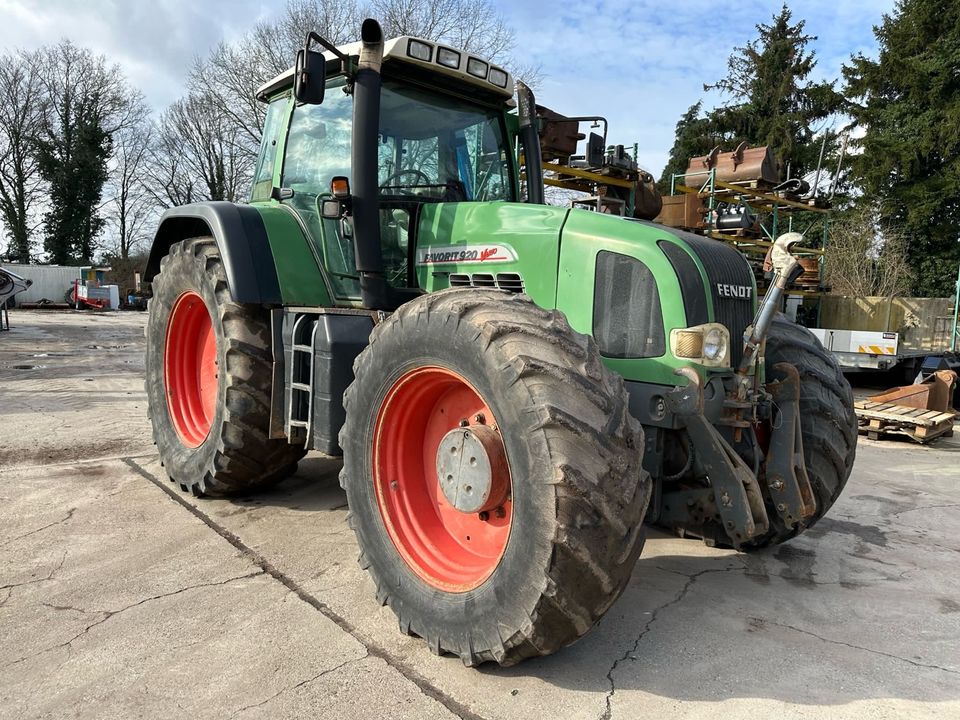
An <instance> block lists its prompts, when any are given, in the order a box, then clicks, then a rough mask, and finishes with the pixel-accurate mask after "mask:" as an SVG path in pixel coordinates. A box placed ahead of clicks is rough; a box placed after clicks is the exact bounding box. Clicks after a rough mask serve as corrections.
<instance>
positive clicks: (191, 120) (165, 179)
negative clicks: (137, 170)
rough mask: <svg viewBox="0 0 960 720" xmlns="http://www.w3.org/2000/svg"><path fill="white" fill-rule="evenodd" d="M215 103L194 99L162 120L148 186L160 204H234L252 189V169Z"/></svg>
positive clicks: (196, 96)
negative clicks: (223, 201) (217, 202)
mask: <svg viewBox="0 0 960 720" xmlns="http://www.w3.org/2000/svg"><path fill="white" fill-rule="evenodd" d="M219 110H220V108H219V104H218V102H217V99H216V98H215V97H213V96H211V95H209V94H205V93H191V94H190V95H188V96H187V97H185V98H182V99H180V100H178V101H177V102H175V103H174V104H173V105H171V106H170V107H169V108H167V110H166V111H164V113H163V114H162V115H161V116H160V120H159V122H158V126H157V130H156V133H157V137H156V141H155V142H154V144H153V148H152V150H151V155H150V158H149V163H148V164H149V166H150V167H149V170H148V175H149V176H150V177H149V185H150V187H151V188H152V193H153V195H154V197H155V198H156V199H157V200H158V201H159V202H161V203H162V204H178V205H179V204H183V203H184V202H193V201H196V200H229V201H231V202H236V201H238V200H240V199H242V197H243V196H244V195H245V193H246V189H247V188H248V187H249V183H250V176H251V174H252V172H253V164H252V163H251V162H249V158H248V151H247V148H245V147H244V146H243V144H242V143H241V142H239V141H238V139H237V138H236V136H235V133H234V129H233V128H232V127H231V125H230V121H229V118H227V117H225V116H224V115H222V114H221V113H220V112H219Z"/></svg>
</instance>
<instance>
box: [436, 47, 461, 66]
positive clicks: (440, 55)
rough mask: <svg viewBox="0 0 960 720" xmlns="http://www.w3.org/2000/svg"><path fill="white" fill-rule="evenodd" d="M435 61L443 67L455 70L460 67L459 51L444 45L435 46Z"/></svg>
mask: <svg viewBox="0 0 960 720" xmlns="http://www.w3.org/2000/svg"><path fill="white" fill-rule="evenodd" d="M437 62H438V63H439V64H440V65H443V66H444V67H448V68H453V69H454V70H456V69H457V68H459V67H460V53H458V52H457V51H456V50H450V49H449V48H445V47H438V48H437Z"/></svg>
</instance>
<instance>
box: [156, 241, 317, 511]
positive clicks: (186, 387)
mask: <svg viewBox="0 0 960 720" xmlns="http://www.w3.org/2000/svg"><path fill="white" fill-rule="evenodd" d="M153 291H154V294H153V297H152V298H151V299H150V301H149V304H148V313H149V314H148V318H147V333H146V334H147V359H146V390H147V399H148V403H149V415H150V421H151V424H152V425H153V438H154V442H155V443H156V445H157V450H158V452H159V454H160V460H161V462H162V463H163V466H164V467H165V468H166V470H167V474H168V475H169V476H170V479H171V480H172V481H174V482H175V483H177V484H178V485H179V486H180V488H181V489H182V490H183V491H185V492H192V493H193V494H194V495H198V496H199V495H224V494H231V493H240V492H245V491H249V490H251V489H256V488H261V487H264V486H266V485H269V484H272V483H274V482H277V481H279V480H280V479H282V478H284V477H286V476H288V475H290V474H292V473H293V472H294V471H295V470H296V467H297V462H298V461H299V460H300V458H302V457H303V456H304V454H305V453H306V451H305V450H304V448H303V446H302V445H290V444H289V443H288V442H287V441H286V440H285V439H271V438H270V437H269V426H270V393H271V387H272V373H273V368H272V355H271V349H270V322H269V317H268V316H267V313H266V311H265V310H264V309H263V308H262V307H259V306H255V305H241V304H239V303H235V302H234V301H233V299H232V298H231V296H230V291H229V289H228V288H227V281H226V273H225V271H224V269H223V261H222V260H221V258H220V254H219V252H218V250H217V246H216V242H215V241H214V240H213V238H194V239H191V240H184V241H183V242H179V243H175V244H174V245H172V246H171V247H170V252H169V254H168V255H167V256H166V257H164V258H163V260H162V261H161V263H160V272H159V273H158V274H157V276H156V277H155V278H154V280H153Z"/></svg>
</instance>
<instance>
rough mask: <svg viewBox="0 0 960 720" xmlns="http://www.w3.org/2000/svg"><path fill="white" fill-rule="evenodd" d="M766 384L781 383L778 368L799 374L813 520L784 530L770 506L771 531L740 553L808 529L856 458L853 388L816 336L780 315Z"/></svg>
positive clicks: (773, 328)
mask: <svg viewBox="0 0 960 720" xmlns="http://www.w3.org/2000/svg"><path fill="white" fill-rule="evenodd" d="M765 355H766V356H765V365H764V367H765V368H766V376H767V381H768V382H770V381H771V380H780V379H783V376H782V374H781V373H780V372H779V371H777V370H776V369H775V367H776V365H777V363H790V364H791V365H793V366H794V367H795V368H796V369H797V372H798V373H799V374H800V434H801V436H802V438H803V457H804V461H805V465H806V469H807V476H808V477H809V478H810V485H811V487H812V488H813V493H814V496H815V497H816V501H817V509H816V512H815V513H814V515H813V516H812V517H810V518H807V519H806V520H803V521H802V522H800V523H799V524H798V525H797V526H796V527H793V528H788V527H787V526H786V525H785V524H784V523H783V520H782V519H781V518H780V515H779V514H778V513H777V511H776V508H774V507H773V505H772V503H770V502H768V504H767V515H768V516H769V518H770V530H769V531H768V533H767V534H766V535H765V536H763V537H761V538H758V539H756V540H754V541H752V542H751V543H749V544H748V545H746V546H744V548H743V549H744V550H755V549H760V548H764V547H769V546H770V545H778V544H780V543H782V542H786V541H787V540H790V539H791V538H794V537H796V536H797V535H799V534H800V533H802V532H803V531H804V530H808V529H810V528H811V527H813V526H814V525H815V524H816V522H817V521H818V520H819V519H820V518H822V517H823V516H824V515H826V513H827V511H828V510H829V509H830V508H831V507H832V506H833V504H834V503H835V502H836V501H837V498H839V497H840V493H842V492H843V488H844V486H845V485H846V484H847V479H848V478H849V477H850V472H851V470H852V469H853V461H854V459H855V458H856V454H857V434H858V433H857V415H856V412H855V411H854V409H853V389H852V388H851V387H850V383H849V382H847V379H846V378H845V377H844V376H843V371H842V370H841V369H840V365H839V363H837V360H836V358H834V357H833V355H831V354H830V353H829V352H828V351H827V350H825V349H824V347H823V345H821V344H820V341H819V340H817V338H816V336H815V335H814V334H813V333H811V332H810V331H809V330H807V328H805V327H803V326H802V325H797V324H796V323H794V322H791V321H790V320H789V319H788V318H787V317H786V316H785V315H782V314H778V315H776V316H775V317H774V319H773V323H772V325H771V327H770V332H769V334H768V336H767V347H766V354H765Z"/></svg>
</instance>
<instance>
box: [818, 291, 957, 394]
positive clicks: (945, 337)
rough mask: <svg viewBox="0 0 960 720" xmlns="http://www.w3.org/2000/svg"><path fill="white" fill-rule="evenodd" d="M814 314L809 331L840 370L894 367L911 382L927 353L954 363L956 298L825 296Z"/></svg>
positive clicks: (955, 362) (927, 356)
mask: <svg viewBox="0 0 960 720" xmlns="http://www.w3.org/2000/svg"><path fill="white" fill-rule="evenodd" d="M818 314H819V320H820V322H819V323H818V325H819V327H818V328H816V329H814V328H811V332H813V334H814V335H816V337H817V339H818V340H819V341H820V342H821V343H822V344H823V346H824V347H825V348H826V349H827V350H829V351H830V352H831V353H833V355H834V357H836V359H837V361H838V362H839V364H840V367H841V368H843V370H844V372H865V371H866V372H871V371H876V372H886V371H891V370H898V371H899V372H900V374H901V375H902V377H903V378H904V380H905V381H907V382H912V380H913V379H914V378H915V377H916V376H917V374H918V373H919V372H920V370H921V366H922V365H923V363H924V362H925V361H926V360H927V359H928V358H935V359H941V360H942V361H943V362H945V363H946V364H947V365H948V366H949V367H957V366H958V365H960V355H958V350H960V335H958V322H957V320H958V319H957V297H952V298H913V297H889V298H888V297H846V296H839V295H825V296H824V297H822V298H821V299H820V307H819V313H818Z"/></svg>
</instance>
